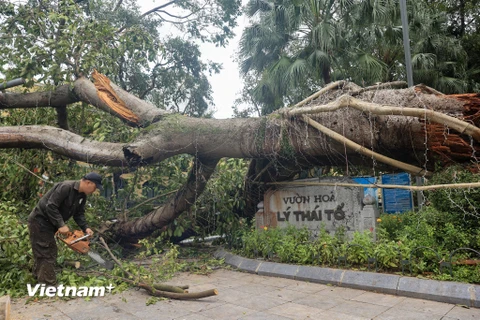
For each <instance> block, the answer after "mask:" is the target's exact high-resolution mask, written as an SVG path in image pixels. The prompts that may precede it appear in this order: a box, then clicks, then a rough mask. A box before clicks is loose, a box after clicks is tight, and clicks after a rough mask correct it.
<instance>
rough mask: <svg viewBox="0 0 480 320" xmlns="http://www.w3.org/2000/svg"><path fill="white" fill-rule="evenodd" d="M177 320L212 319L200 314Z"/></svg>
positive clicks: (177, 319) (176, 319)
mask: <svg viewBox="0 0 480 320" xmlns="http://www.w3.org/2000/svg"><path fill="white" fill-rule="evenodd" d="M175 320H210V318H208V317H204V316H201V315H199V314H198V313H192V314H189V315H186V316H182V317H179V318H175Z"/></svg>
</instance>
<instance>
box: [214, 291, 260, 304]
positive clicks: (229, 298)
mask: <svg viewBox="0 0 480 320" xmlns="http://www.w3.org/2000/svg"><path fill="white" fill-rule="evenodd" d="M251 296H252V294H251V293H250V292H244V291H239V290H235V289H225V290H222V292H219V294H218V296H217V297H218V299H220V300H222V301H225V302H230V303H232V302H236V301H238V300H242V299H246V298H249V297H251ZM257 297H260V296H257Z"/></svg>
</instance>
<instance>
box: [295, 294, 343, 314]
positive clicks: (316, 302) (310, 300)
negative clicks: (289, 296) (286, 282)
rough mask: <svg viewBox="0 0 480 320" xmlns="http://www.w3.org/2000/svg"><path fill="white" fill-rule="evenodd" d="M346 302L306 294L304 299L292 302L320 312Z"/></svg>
mask: <svg viewBox="0 0 480 320" xmlns="http://www.w3.org/2000/svg"><path fill="white" fill-rule="evenodd" d="M346 301H347V300H345V299H342V298H340V297H336V296H327V295H316V294H308V295H306V296H305V297H302V298H299V299H295V300H293V301H292V302H294V303H298V304H303V305H305V306H310V307H314V308H318V309H322V310H327V309H331V308H333V307H336V306H338V305H342V304H343V303H345V302H346Z"/></svg>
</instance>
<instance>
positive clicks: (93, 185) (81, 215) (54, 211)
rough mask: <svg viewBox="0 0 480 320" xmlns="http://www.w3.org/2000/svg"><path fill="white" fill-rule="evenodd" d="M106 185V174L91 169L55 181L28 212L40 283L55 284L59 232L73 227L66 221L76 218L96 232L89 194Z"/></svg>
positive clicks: (82, 227) (89, 230) (35, 269)
mask: <svg viewBox="0 0 480 320" xmlns="http://www.w3.org/2000/svg"><path fill="white" fill-rule="evenodd" d="M97 189H100V190H101V189H102V176H100V175H99V174H98V173H95V172H90V173H89V174H87V175H85V176H84V177H83V178H82V179H81V180H79V181H78V180H76V181H73V180H68V181H63V182H59V183H57V184H55V185H54V186H53V187H52V188H51V189H50V190H49V191H48V192H47V193H46V194H45V195H44V196H43V197H42V199H40V201H39V202H38V204H37V205H36V206H35V208H34V209H33V211H32V212H31V213H30V215H29V216H28V230H29V231H30V243H31V245H32V251H33V258H34V265H33V275H34V277H35V278H36V279H37V281H38V282H39V283H45V284H47V285H55V284H56V282H57V279H56V275H55V264H56V262H57V244H56V242H55V233H56V232H57V231H58V232H60V233H62V234H65V233H67V232H69V231H70V229H69V228H68V226H67V225H66V222H67V221H68V219H70V218H71V217H73V220H75V222H76V223H77V225H78V226H79V227H80V228H81V229H82V231H83V232H84V233H87V234H90V235H92V234H93V231H92V229H90V228H89V227H88V225H87V221H86V219H85V202H86V199H87V195H90V194H92V193H93V192H95V190H97Z"/></svg>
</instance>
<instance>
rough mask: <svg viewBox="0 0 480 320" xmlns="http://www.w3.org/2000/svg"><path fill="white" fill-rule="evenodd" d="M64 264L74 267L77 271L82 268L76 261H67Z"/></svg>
mask: <svg viewBox="0 0 480 320" xmlns="http://www.w3.org/2000/svg"><path fill="white" fill-rule="evenodd" d="M63 264H64V265H66V266H69V267H73V268H75V269H78V268H80V266H81V263H80V261H75V260H65V261H64V262H63Z"/></svg>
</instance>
